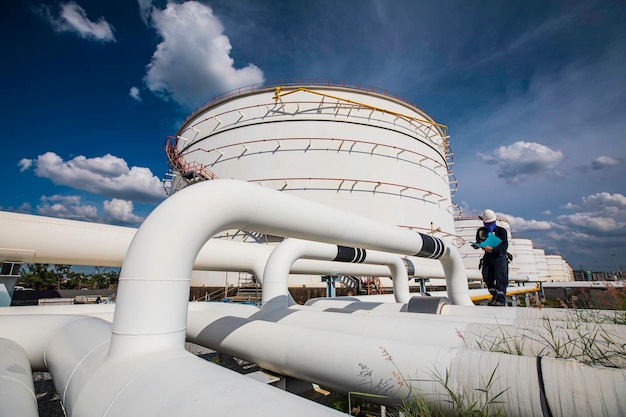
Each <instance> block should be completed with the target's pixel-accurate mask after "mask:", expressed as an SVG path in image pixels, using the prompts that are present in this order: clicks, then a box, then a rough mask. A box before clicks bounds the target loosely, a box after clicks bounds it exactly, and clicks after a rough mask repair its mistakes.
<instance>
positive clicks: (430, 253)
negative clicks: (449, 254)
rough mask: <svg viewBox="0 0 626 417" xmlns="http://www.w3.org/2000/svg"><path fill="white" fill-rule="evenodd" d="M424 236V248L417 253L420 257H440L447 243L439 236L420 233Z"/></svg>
mask: <svg viewBox="0 0 626 417" xmlns="http://www.w3.org/2000/svg"><path fill="white" fill-rule="evenodd" d="M420 237H421V238H422V249H421V250H420V251H419V252H418V253H417V254H416V255H415V256H419V257H420V258H434V259H439V258H441V256H442V255H443V251H444V248H445V245H444V244H443V241H442V240H441V239H439V238H436V237H432V236H428V235H425V234H422V233H420Z"/></svg>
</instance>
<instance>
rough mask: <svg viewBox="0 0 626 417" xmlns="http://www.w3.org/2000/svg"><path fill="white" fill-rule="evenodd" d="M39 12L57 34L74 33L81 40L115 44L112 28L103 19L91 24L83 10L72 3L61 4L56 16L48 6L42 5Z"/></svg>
mask: <svg viewBox="0 0 626 417" xmlns="http://www.w3.org/2000/svg"><path fill="white" fill-rule="evenodd" d="M39 11H40V13H42V14H43V15H44V16H45V17H46V18H47V20H48V22H50V24H51V25H52V27H53V28H54V30H55V31H57V32H71V33H75V34H77V35H78V36H80V37H81V38H83V39H89V40H96V41H101V42H115V35H113V30H114V29H113V26H111V25H110V24H109V23H108V22H107V21H106V20H105V19H104V17H100V19H99V20H98V21H97V22H93V21H91V20H89V19H88V18H87V12H85V9H83V8H82V7H80V6H79V5H78V4H76V3H74V2H69V3H63V4H61V10H60V12H59V14H58V16H55V15H54V14H53V12H52V10H51V8H50V7H49V6H44V5H42V6H41V7H40V8H39Z"/></svg>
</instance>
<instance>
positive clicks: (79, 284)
mask: <svg viewBox="0 0 626 417" xmlns="http://www.w3.org/2000/svg"><path fill="white" fill-rule="evenodd" d="M94 269H95V272H93V273H90V274H88V273H85V272H76V271H72V265H66V264H26V265H24V266H22V270H21V272H20V278H19V280H18V283H17V284H18V285H21V286H23V287H25V288H31V289H34V290H80V289H83V288H87V289H93V290H106V289H113V288H116V287H117V283H118V280H119V277H120V273H119V271H114V270H111V271H108V270H107V268H106V267H101V266H96V267H94Z"/></svg>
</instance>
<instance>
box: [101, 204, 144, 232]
mask: <svg viewBox="0 0 626 417" xmlns="http://www.w3.org/2000/svg"><path fill="white" fill-rule="evenodd" d="M133 209H134V205H133V202H132V201H128V200H120V199H117V198H114V199H112V200H107V201H105V202H104V203H103V211H104V216H105V219H106V220H107V223H114V224H123V225H131V226H135V225H137V224H138V223H141V221H142V220H143V218H142V217H139V216H137V215H135V214H133Z"/></svg>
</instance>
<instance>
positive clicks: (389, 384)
mask: <svg viewBox="0 0 626 417" xmlns="http://www.w3.org/2000/svg"><path fill="white" fill-rule="evenodd" d="M261 314H262V313H261ZM287 314H288V313H287ZM207 318H208V317H207V316H205V317H204V319H205V320H206V319H207ZM332 320H333V318H332V317H331V316H330V315H329V316H328V318H327V322H329V323H330V322H332ZM389 323H393V321H392V320H389ZM377 329H378V328H377ZM187 332H188V338H189V340H190V341H193V342H195V343H198V344H201V345H204V346H207V347H210V348H212V349H215V350H218V351H221V352H224V353H228V354H231V355H234V356H236V357H239V358H242V359H246V360H249V361H251V362H255V363H258V364H259V365H261V366H262V367H264V368H266V369H269V370H273V371H275V372H278V373H282V374H285V375H290V376H293V377H296V378H300V379H303V380H306V381H312V382H316V383H318V384H320V385H321V386H324V387H327V388H330V389H333V390H337V391H340V392H347V391H353V390H354V389H355V387H358V390H359V391H361V392H366V393H370V394H376V395H383V396H385V397H386V398H384V399H382V400H381V401H382V402H385V403H392V404H400V403H405V402H406V401H407V400H410V399H411V395H415V394H417V393H421V394H422V395H423V396H424V399H425V401H426V402H427V403H429V404H430V405H432V406H434V407H440V408H443V409H448V410H449V408H448V407H449V398H448V397H447V393H448V389H450V392H454V393H455V394H458V395H463V393H465V394H466V395H472V394H476V393H478V392H484V391H485V390H486V389H487V388H488V389H489V392H490V393H491V395H492V396H493V395H495V394H496V393H498V392H503V394H502V396H501V397H499V398H498V407H499V408H500V409H501V410H502V411H503V414H504V415H510V416H524V417H526V416H537V415H550V414H544V412H545V413H550V411H544V410H546V407H548V408H549V409H550V410H552V414H551V415H552V416H554V417H556V416H563V417H566V416H588V415H594V416H606V417H609V416H614V415H620V414H619V413H620V412H621V411H620V410H624V409H625V408H624V407H626V399H625V398H623V395H622V394H621V392H622V391H623V390H624V389H625V388H626V374H625V372H624V370H622V369H612V368H597V367H591V366H587V365H583V364H581V363H578V362H575V361H567V360H561V359H551V358H535V357H524V356H516V355H505V354H500V353H492V352H484V351H478V350H469V349H460V348H448V347H442V346H433V345H428V344H423V343H420V344H419V347H418V346H417V344H416V343H415V342H413V341H407V340H398V339H395V340H394V339H388V338H386V337H376V338H373V337H371V334H369V335H368V336H355V335H354V334H350V332H338V331H333V332H331V331H327V330H321V329H310V328H305V327H302V326H300V325H288V324H283V323H280V322H279V323H274V322H272V321H267V320H263V319H261V318H260V317H257V316H251V317H250V319H248V320H247V319H245V318H242V317H219V318H218V317H214V319H213V320H212V321H211V320H208V321H207V322H206V326H205V327H202V325H199V322H196V323H195V324H191V325H190V326H189V327H188V329H187ZM251 341H254V342H253V343H251ZM356 352H358V354H356ZM437 375H439V376H440V377H441V378H442V379H441V380H440V381H437V377H436V376H437ZM494 375H495V377H494ZM446 377H449V379H448V382H447V384H444V383H443V378H446ZM490 380H492V381H493V383H492V384H489V386H487V385H488V381H490ZM556 381H559V382H558V383H556ZM610 386H612V387H613V388H612V389H607V387H610ZM572 392H573V393H575V394H571V393H572ZM446 400H447V401H448V404H447V405H446ZM580 410H584V411H580Z"/></svg>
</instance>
